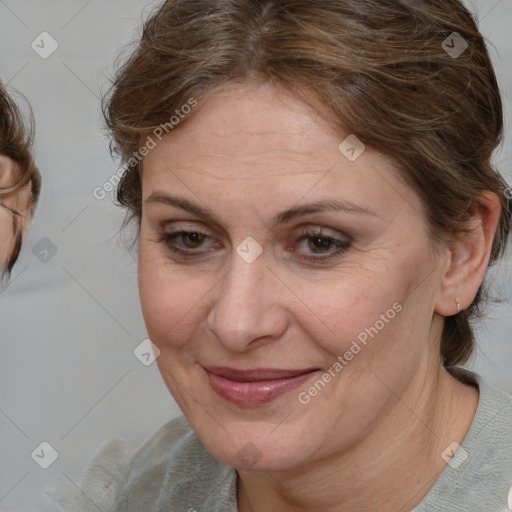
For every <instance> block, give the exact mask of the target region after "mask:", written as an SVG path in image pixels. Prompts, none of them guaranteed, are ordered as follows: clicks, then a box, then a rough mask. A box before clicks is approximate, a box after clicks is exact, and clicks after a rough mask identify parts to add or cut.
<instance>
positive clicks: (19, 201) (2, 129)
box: [0, 83, 41, 280]
mask: <svg viewBox="0 0 512 512" xmlns="http://www.w3.org/2000/svg"><path fill="white" fill-rule="evenodd" d="M33 134H34V130H33V119H32V117H30V120H29V122H28V123H27V122H26V121H25V120H24V118H23V115H22V113H21V112H20V109H19V108H18V106H17V105H16V103H15V102H14V100H13V98H12V97H11V96H10V95H9V94H8V92H7V90H6V89H5V87H4V86H3V84H2V83H0V279H2V280H4V279H6V278H8V277H9V275H10V273H11V271H12V268H13V266H14V264H15V263H16V260H17V258H18V255H19V253H20V249H21V244H22V240H23V234H24V232H25V231H26V228H27V225H28V223H29V221H30V219H31V217H32V215H33V213H34V209H35V207H36V204H37V200H38V198H39V192H40V189H41V174H40V172H39V169H38V168H37V167H36V165H35V162H34V157H33V155H32V142H33Z"/></svg>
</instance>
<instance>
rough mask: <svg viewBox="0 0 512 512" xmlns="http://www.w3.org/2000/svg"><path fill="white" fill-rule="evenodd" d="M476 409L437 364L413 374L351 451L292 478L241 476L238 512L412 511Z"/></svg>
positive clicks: (472, 395) (467, 389)
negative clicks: (381, 417) (373, 427)
mask: <svg viewBox="0 0 512 512" xmlns="http://www.w3.org/2000/svg"><path fill="white" fill-rule="evenodd" d="M477 405H478V390H477V388H475V387H473V386H469V385H466V384H463V383H461V382H459V381H458V380H456V379H455V378H454V377H452V376H451V375H450V374H449V373H448V372H447V371H446V370H445V369H444V368H442V366H441V365H440V363H439V362H438V361H436V362H435V363H433V364H432V365H431V368H424V369H423V371H418V374H417V378H416V379H415V381H414V382H412V383H411V386H409V388H408V390H407V392H406V393H405V394H404V395H403V396H401V397H397V398H396V404H395V405H394V407H393V409H392V410H391V411H390V413H389V414H388V415H387V416H386V417H385V418H384V419H383V421H382V422H381V423H380V424H379V425H378V427H376V428H375V429H374V430H373V431H372V433H371V435H369V436H367V437H366V438H365V439H364V440H362V441H361V442H359V443H358V444H357V445H356V446H352V447H350V449H348V450H345V451H344V452H343V453H336V454H333V455H331V456H329V457H328V458H325V459H322V460H315V461H314V462H312V463H310V464H308V465H306V466H302V467H300V468H299V469H298V470H296V471H293V472H291V471H287V472H279V471H275V472H247V471H245V472H244V471H241V472H239V479H238V510H239V512H263V511H265V512H266V511H268V510H279V511H281V512H288V511H290V512H291V511H294V512H297V511H311V510H322V511H325V512H348V511H354V510H358V511H362V512H364V511H374V510H377V509H378V510H380V511H381V512H396V511H397V510H403V511H406V510H411V509H413V508H414V507H415V506H416V505H417V504H418V503H419V502H420V501H421V500H422V499H423V497H424V496H425V495H426V494H427V493H428V491H429V489H430V488H431V487H432V485H433V484H434V483H435V481H436V480H437V479H438V477H439V475H440V474H441V472H442V471H443V469H444V468H445V467H446V462H445V461H444V459H443V458H442V457H441V454H442V453H443V451H444V450H445V449H446V448H447V447H448V446H449V445H450V444H451V443H452V442H454V441H456V442H458V443H459V444H461V443H462V441H463V439H464V437H465V436H466V434H467V432H468V430H469V427H470V426H471V423H472V421H473V418H474V415H475V412H476V409H477Z"/></svg>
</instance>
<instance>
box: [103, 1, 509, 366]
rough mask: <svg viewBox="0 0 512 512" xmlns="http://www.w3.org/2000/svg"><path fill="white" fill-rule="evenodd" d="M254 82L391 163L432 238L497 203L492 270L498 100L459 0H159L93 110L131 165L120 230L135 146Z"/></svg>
mask: <svg viewBox="0 0 512 512" xmlns="http://www.w3.org/2000/svg"><path fill="white" fill-rule="evenodd" d="M454 32H455V33H457V36H455V37H456V39H455V40H454V39H453V37H454V36H453V33H454ZM450 38H451V39H450ZM444 41H447V43H448V46H447V43H446V42H445V43H443V42H444ZM454 41H455V42H457V44H461V42H463V41H464V42H465V43H466V44H467V48H466V49H465V51H464V52H463V53H462V54H461V55H459V56H454V54H453V53H451V54H450V53H449V52H448V51H446V50H445V49H447V48H448V49H449V48H453V46H454V45H455V42H454ZM256 81H267V82H270V83H271V84H272V85H275V86H281V87H285V88H286V89H288V90H291V91H294V92H295V93H296V94H297V96H299V97H301V98H303V99H304V100H306V101H308V98H309V99H311V98H315V99H316V100H318V101H320V103H321V104H322V105H324V106H326V107H327V108H328V109H329V111H330V112H331V113H332V114H333V115H334V117H335V118H336V119H337V122H338V123H339V127H340V128H343V129H344V130H348V132H349V133H352V134H355V135H356V136H357V137H358V138H360V139H361V140H362V141H363V142H364V143H365V144H367V145H369V146H371V147H373V148H375V149H377V150H379V151H381V152H382V153H384V154H386V155H388V156H390V157H392V158H393V159H394V161H395V162H397V163H398V164H399V168H400V171H401V174H402V176H403V178H404V179H405V180H406V181H407V183H408V184H409V185H410V186H411V187H412V189H413V190H414V191H415V192H416V193H417V194H418V195H419V197H420V198H421V199H422V203H423V207H424V211H425V216H426V219H427V221H428V226H429V228H430V230H431V234H432V239H433V240H435V241H447V240H451V239H453V237H454V236H456V235H457V234H458V233H460V232H462V231H465V230H467V229H468V228H467V226H468V221H469V220H470V218H471V215H472V214H473V213H474V211H475V208H476V207H477V206H478V197H479V195H480V194H481V193H482V192H483V191H492V192H494V193H496V194H497V195H498V196H499V197H500V200H501V204H502V215H501V219H500V222H499V227H498V230H497V233H496V236H495V239H494V243H493V247H492V254H491V264H492V263H494V262H495V261H496V260H497V258H499V256H501V254H502V253H503V251H504V249H505V245H506V240H507V236H508V232H509V227H510V218H511V217H510V215H511V213H510V202H509V201H508V199H507V194H506V192H505V189H506V187H507V184H506V182H505V181H504V180H503V178H502V177H501V176H500V174H499V173H498V172H497V171H496V170H495V169H494V168H493V166H492V165H491V155H492V153H493V151H494V149H495V148H496V147H497V145H498V144H499V142H500V140H501V136H502V125H503V113H502V103H501V98H500V93H499V89H498V85H497V81H496V77H495V73H494V70H493V67H492V64H491V61H490V58H489V55H488V53H487V49H486V46H485V44H484V41H483V38H482V36H481V34H480V33H479V30H478V28H477V26H476V23H475V20H474V19H473V17H472V15H471V14H470V12H469V11H468V10H467V9H466V8H465V7H464V6H463V5H462V3H461V2H460V1H458V0H414V1H411V0H403V1H402V0H322V1H317V0H259V1H258V0H168V1H165V2H164V3H163V4H162V5H161V6H160V7H159V8H157V9H155V11H154V12H153V13H152V14H151V15H150V17H149V18H148V19H147V21H146V22H145V24H144V27H143V33H142V37H141V40H140V42H139V43H138V46H137V48H136V49H135V51H133V53H132V54H131V55H130V56H129V57H128V58H127V60H126V61H125V62H124V64H123V65H121V66H120V67H119V69H118V71H117V74H116V76H115V78H114V80H113V86H112V88H111V90H110V92H109V94H108V95H107V96H106V97H105V100H104V115H105V119H106V123H107V127H108V129H109V130H110V133H111V136H112V145H111V149H112V151H113V152H114V153H115V154H117V155H120V156H121V163H122V164H123V165H127V164H128V165H127V169H126V172H125V173H124V175H123V178H122V180H121V182H120V183H119V186H118V191H117V199H118V201H119V203H120V204H121V205H123V206H125V207H127V208H128V209H129V212H128V217H127V218H128V220H131V219H133V218H135V219H139V220H140V215H141V208H142V205H141V171H142V166H141V164H140V163H139V162H135V161H134V160H133V158H132V156H133V154H135V153H136V152H137V150H138V149H139V147H140V144H141V143H142V138H143V137H144V136H147V135H148V134H149V133H150V132H151V131H153V130H155V129H156V128H157V127H158V126H159V125H160V124H162V123H165V122H166V121H167V120H168V119H169V116H171V115H172V114H173V113H174V112H175V110H176V109H177V108H179V107H180V106H181V105H183V104H185V103H186V102H187V100H188V99H189V98H190V97H194V98H197V99H198V100H204V99H206V98H207V97H208V96H209V95H211V94H213V93H214V92H216V91H217V90H219V89H220V88H222V87H226V86H227V85H230V84H233V83H236V82H249V83H251V82H256ZM184 122H186V120H185V121H184ZM184 122H181V123H180V125H182V124H183V123H184ZM178 128H179V127H178ZM480 206H482V205H480ZM483 297H484V287H483V286H481V287H480V289H479V291H478V293H477V295H476V297H475V299H474V301H473V303H472V304H471V306H470V307H469V308H467V309H466V310H464V311H462V312H461V313H459V314H457V315H454V316H451V317H447V318H446V319H445V325H444V331H443V335H442V341H441V354H442V358H443V364H444V365H445V366H446V367H451V366H454V365H458V364H461V363H464V362H466V361H467V359H468V358H469V356H470V354H471V352H472V349H473V345H474V334H473V330H472V327H471V324H470V319H471V318H472V317H474V316H477V315H479V314H480V309H479V307H480V305H481V302H482V299H483Z"/></svg>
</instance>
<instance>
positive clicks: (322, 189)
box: [143, 84, 419, 210]
mask: <svg viewBox="0 0 512 512" xmlns="http://www.w3.org/2000/svg"><path fill="white" fill-rule="evenodd" d="M349 136H351V138H349V139H348V140H349V142H350V141H351V142H354V141H355V142H356V144H357V139H353V137H354V136H353V135H352V134H350V133H348V132H342V131H340V130H339V129H338V128H336V127H334V125H333V124H332V123H331V122H329V120H328V117H327V116H326V115H323V112H320V113H319V112H318V110H315V109H314V108H313V107H312V106H310V105H307V104H305V103H304V102H302V101H300V100H299V99H298V98H296V97H294V96H293V94H291V93H287V92H285V91H282V90H276V89H274V88H272V87H270V86H269V85H268V84H266V85H262V86H257V87H256V86H254V87H247V86H246V87H239V88H230V89H228V90H224V91H220V92H218V93H216V94H215V95H213V96H211V97H210V98H208V99H207V100H206V101H205V102H204V103H202V104H200V105H199V106H198V107H197V108H196V110H195V111H194V112H193V113H192V114H191V116H190V118H189V119H185V120H184V122H183V125H182V126H180V127H179V129H177V130H176V131H175V132H171V133H169V134H168V135H166V136H165V137H163V139H162V141H161V142H159V143H158V144H157V145H156V147H155V148H154V149H152V150H151V151H149V153H148V154H147V156H146V157H145V159H144V162H143V196H144V197H146V198H147V197H148V196H149V195H150V194H152V193H154V192H155V190H157V189H164V190H165V189H172V190H173V191H176V190H179V191H180V192H182V193H185V194H187V193H188V194H189V195H190V193H191V192H192V193H193V194H197V195H200V196H203V197H205V199H206V197H208V198H209V199H211V200H213V196H214V195H215V196H216V198H217V199H216V202H217V203H218V202H220V201H222V199H223V197H227V196H229V195H230V192H231V195H235V196H237V198H244V199H245V200H246V201H247V202H250V201H256V202H259V203H260V204H261V205H263V204H273V203H275V202H276V201H278V202H279V203H283V202H285V203H296V202H297V201H299V200H301V198H304V199H306V196H307V199H308V200H319V199H321V198H322V197H323V196H325V194H326V193H329V194H330V195H331V196H332V195H333V194H335V195H336V194H337V195H340V196H342V197H343V199H346V200H349V201H352V202H354V203H359V204H361V203H367V204H371V205H372V206H373V205H377V206H379V207H381V208H383V209H384V210H385V209H386V208H387V209H394V208H395V207H396V206H397V204H400V203H403V202H404V201H405V202H406V203H409V206H411V207H413V208H415V209H418V208H419V203H418V198H415V197H414V194H412V191H411V190H410V189H409V187H408V186H407V185H406V184H405V183H404V182H403V180H401V179H400V176H399V173H398V172H397V168H396V167H395V165H394V163H393V162H392V160H391V159H389V158H388V157H386V156H384V155H381V154H379V153H377V152H376V151H374V150H373V149H372V148H369V147H366V148H364V151H362V153H361V154H360V155H359V156H358V157H357V158H356V159H352V158H347V153H346V152H344V150H345V149H346V148H345V146H346V144H345V146H344V145H343V143H344V141H345V140H347V137H349ZM340 144H342V147H341V149H340ZM362 147H363V146H361V147H356V149H357V150H358V151H360V150H361V148H362ZM348 156H352V155H351V154H350V153H349V154H348ZM262 195H263V196H264V198H262ZM231 199H232V198H231ZM262 199H263V200H262ZM280 206H282V205H280Z"/></svg>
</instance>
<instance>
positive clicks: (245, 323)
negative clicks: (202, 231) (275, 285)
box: [208, 241, 283, 350]
mask: <svg viewBox="0 0 512 512" xmlns="http://www.w3.org/2000/svg"><path fill="white" fill-rule="evenodd" d="M250 244H251V242H250V241H248V242H245V241H244V242H242V243H241V244H240V245H239V246H238V247H237V249H236V252H235V251H234V252H233V256H232V266H231V269H230V271H229V272H228V273H227V274H226V276H225V277H224V279H223V280H222V282H221V283H220V285H219V287H218V291H217V293H216V294H215V301H214V304H213V306H212V309H211V310H210V313H209V316H208V324H209V328H210V329H211V330H212V331H213V332H214V333H215V334H216V336H217V337H218V339H219V341H220V342H221V343H223V344H225V345H226V346H229V348H230V349H231V350H244V349H245V348H246V347H247V345H248V344H250V343H251V342H252V341H253V340H255V339H257V338H261V337H264V336H271V337H274V336H278V335H279V334H280V329H282V328H283V318H282V314H280V313H279V311H278V307H276V306H277V305H276V304H274V301H273V294H272V293H271V290H270V288H271V287H272V275H271V272H270V270H269V269H268V268H267V267H266V265H267V262H266V260H265V258H264V255H260V256H258V257H257V258H256V259H254V260H252V261H251V259H252V258H246V257H245V256H246V255H247V254H248V253H250V252H251V251H253V250H254V247H251V245H250ZM244 250H245V251H246V252H243V251H244ZM240 253H241V254H242V255H240ZM252 256H254V253H253V254H252Z"/></svg>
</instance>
